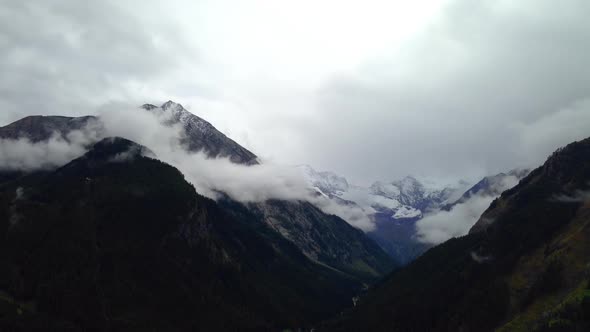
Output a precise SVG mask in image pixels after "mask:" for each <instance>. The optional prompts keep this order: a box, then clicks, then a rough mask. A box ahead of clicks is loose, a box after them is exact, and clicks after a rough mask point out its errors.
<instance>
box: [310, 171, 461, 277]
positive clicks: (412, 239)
mask: <svg viewBox="0 0 590 332" xmlns="http://www.w3.org/2000/svg"><path fill="white" fill-rule="evenodd" d="M299 169H300V170H301V171H302V174H303V175H304V177H305V179H306V180H307V182H308V183H309V185H310V186H311V187H313V188H315V190H316V191H318V192H319V193H320V194H321V195H323V196H325V197H327V198H329V199H331V200H333V201H334V202H336V203H338V204H341V205H346V206H349V207H350V206H352V207H356V208H358V209H360V210H362V211H364V213H365V214H366V215H367V216H368V217H369V218H371V219H372V220H373V221H374V223H375V229H374V230H372V231H369V232H367V235H368V236H369V237H370V238H371V239H373V240H374V241H375V242H376V243H378V244H379V246H381V248H383V250H385V251H386V252H387V253H388V254H389V256H390V257H392V258H393V260H394V261H396V262H398V263H399V264H402V265H405V264H407V263H409V262H410V261H412V260H413V259H415V258H416V257H418V256H419V255H420V254H422V253H423V252H424V251H426V250H427V249H428V248H430V246H431V245H428V244H424V243H422V242H420V241H418V239H417V237H416V236H417V230H416V222H417V221H418V220H420V219H421V218H422V216H423V215H424V214H426V213H428V212H431V211H436V210H437V209H439V208H441V207H442V206H444V205H445V204H448V202H449V201H452V200H453V199H456V197H457V196H458V194H457V193H459V194H460V193H462V192H463V190H464V188H465V187H466V183H465V182H463V181H461V182H459V183H457V184H453V185H440V184H435V183H432V182H431V181H427V180H422V181H419V180H417V179H416V178H414V177H412V176H406V177H404V178H402V179H400V180H396V181H389V182H384V181H377V182H374V183H373V184H372V185H371V186H369V187H362V186H357V185H353V184H350V183H349V181H348V180H347V179H346V178H345V177H343V176H340V175H338V174H335V173H333V172H328V171H316V170H315V169H313V168H312V167H311V166H308V165H303V166H299Z"/></svg>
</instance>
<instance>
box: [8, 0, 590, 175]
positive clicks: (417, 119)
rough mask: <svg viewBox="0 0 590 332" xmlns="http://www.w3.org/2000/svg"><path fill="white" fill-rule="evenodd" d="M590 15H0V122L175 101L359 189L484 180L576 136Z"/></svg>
mask: <svg viewBox="0 0 590 332" xmlns="http://www.w3.org/2000/svg"><path fill="white" fill-rule="evenodd" d="M228 8H232V9H233V10H228ZM588 12H590V2H588V1H585V0H567V1H563V2H560V3H559V5H556V4H555V3H553V2H551V1H544V0H541V1H538V0H521V1H518V2H516V1H497V0H481V1H473V0H448V1H445V0H441V1H437V0H432V1H426V0H424V1H419V0H417V1H396V0H391V1H380V0H351V1H345V2H343V1H332V0H327V1H322V2H321V3H318V2H317V1H308V0H304V1H297V2H289V3H281V4H280V5H278V4H274V3H273V2H272V1H257V0H244V1H240V2H239V3H236V1H232V0H215V1H209V0H203V1H188V0H170V1H166V2H165V3H163V2H161V1H150V0H146V1H138V0H129V1H114V0H105V1H94V2H89V3H84V4H81V3H80V2H79V1H74V0H64V1H51V0H48V1H34V2H30V1H28V2H27V1H4V2H2V4H1V5H0V31H1V32H0V48H1V49H2V50H3V52H2V53H1V54H0V72H2V75H1V76H0V109H2V113H0V122H2V123H8V122H9V121H12V120H16V119H18V118H21V117H23V116H25V115H30V114H65V115H83V114H86V113H88V110H93V109H94V108H95V107H97V106H100V105H103V104H105V103H108V102H111V101H119V102H120V101H124V102H130V103H133V104H137V105H140V104H143V103H145V102H152V103H156V102H158V101H165V100H168V99H175V100H179V101H181V102H182V104H183V105H185V106H186V107H187V108H188V109H191V110H192V111H193V112H197V113H198V114H199V115H201V116H202V117H203V118H205V119H207V120H208V121H210V122H211V123H213V124H214V125H215V126H216V127H217V128H219V129H220V130H221V131H223V132H224V133H225V134H227V135H228V136H230V137H232V138H234V139H235V140H236V141H238V142H239V143H240V144H241V145H243V146H245V147H247V148H249V149H250V150H252V151H256V153H257V155H259V156H261V157H264V158H265V159H270V160H276V161H277V162H279V163H283V164H301V163H306V164H311V165H313V166H314V167H316V168H319V169H328V170H333V171H335V172H337V173H340V174H346V175H347V176H348V177H349V178H350V179H351V180H352V181H353V182H356V183H364V182H371V181H374V180H375V179H391V178H400V177H403V176H405V175H407V174H410V173H412V174H415V175H427V176H449V177H451V176H452V177H456V178H464V177H465V175H468V177H473V176H479V177H481V176H482V175H484V174H493V173H497V172H499V171H501V170H505V169H511V168H514V167H531V166H536V165H538V164H539V163H540V162H542V161H543V160H544V159H545V158H546V156H547V154H548V153H550V152H551V151H554V150H555V149H556V148H557V147H559V146H562V145H564V144H566V143H569V142H570V141H572V140H577V139H581V138H584V137H585V136H587V135H588V133H587V132H586V128H588V127H589V126H590V105H589V104H588V102H587V100H588V98H590V91H589V89H588V87H589V86H590V45H589V43H587V42H586V41H587V40H590V21H589V20H588V19H587V13H588ZM326 17H330V24H326V21H325V18H326ZM300 22H306V24H304V25H301V24H299V23H300ZM350 22H357V23H358V24H351V23H350Z"/></svg>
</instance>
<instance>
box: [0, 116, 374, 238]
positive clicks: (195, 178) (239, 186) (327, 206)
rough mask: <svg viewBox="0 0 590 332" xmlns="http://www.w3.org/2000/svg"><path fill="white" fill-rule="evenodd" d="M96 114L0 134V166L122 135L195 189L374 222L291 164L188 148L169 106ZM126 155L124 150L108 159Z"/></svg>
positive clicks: (36, 163)
mask: <svg viewBox="0 0 590 332" xmlns="http://www.w3.org/2000/svg"><path fill="white" fill-rule="evenodd" d="M98 115H99V119H100V121H99V122H100V125H98V126H97V125H96V123H94V122H91V123H89V124H88V126H86V127H85V128H83V129H82V130H77V131H72V132H70V133H68V134H67V135H66V137H62V136H61V135H60V134H59V133H54V135H52V137H51V138H50V139H49V140H47V141H42V142H35V143H33V142H31V141H29V140H28V139H26V138H23V139H19V140H0V170H21V171H25V172H31V171H36V170H41V169H45V170H48V169H54V168H57V167H60V166H62V165H65V164H67V163H68V162H70V161H72V160H73V159H75V158H78V157H80V156H82V155H83V154H84V153H85V152H86V151H87V149H88V148H89V147H90V146H91V145H92V143H94V142H97V141H98V140H99V139H101V138H104V137H123V138H126V139H129V140H132V141H134V142H136V143H139V144H141V145H143V146H145V147H147V148H148V149H149V150H151V151H153V153H154V154H155V156H152V157H155V158H157V159H159V160H161V161H163V162H166V163H168V164H170V165H172V166H174V167H176V168H178V169H179V170H180V171H181V172H182V173H183V174H184V176H185V178H186V179H187V181H189V182H190V183H191V184H192V185H193V186H194V187H195V189H196V191H197V192H198V193H199V194H201V195H204V196H206V197H209V198H212V199H219V198H220V197H221V196H222V195H224V194H225V195H227V196H229V197H230V198H232V199H234V200H236V201H239V202H242V203H246V204H247V203H256V202H264V201H266V200H270V199H278V200H289V201H297V200H299V201H308V202H310V203H312V204H314V205H316V206H317V207H319V208H320V209H322V210H323V211H324V212H326V213H328V214H334V215H337V216H339V217H341V218H343V219H344V220H346V221H347V222H348V223H350V224H351V225H352V226H355V227H357V228H360V229H362V230H364V231H370V230H372V229H373V228H374V225H373V222H372V220H371V219H370V218H369V217H368V216H367V215H366V214H365V213H364V212H363V211H362V210H361V209H360V208H358V207H352V206H345V205H340V204H337V203H335V202H333V201H331V200H329V199H327V198H325V197H322V196H318V195H317V194H316V192H315V191H314V190H313V189H311V188H310V186H309V185H308V184H307V182H306V180H305V178H304V177H303V174H302V173H301V171H300V170H299V169H298V168H296V167H294V166H289V165H280V164H275V163H272V162H264V163H262V164H260V165H253V166H244V165H239V164H235V163H232V162H231V161H230V160H229V158H209V157H207V155H206V154H205V153H204V152H196V153H195V152H189V151H187V149H186V147H185V146H183V145H182V144H181V141H182V138H183V136H184V135H185V132H184V128H183V127H182V126H181V125H179V124H175V125H169V123H170V113H168V112H160V113H153V112H147V111H145V110H143V109H139V108H135V107H130V106H122V105H110V106H108V107H103V108H102V109H100V110H99V112H98ZM128 159H129V158H127V156H126V155H125V154H122V155H119V156H116V157H115V158H114V159H113V160H112V161H113V162H125V161H127V160H128Z"/></svg>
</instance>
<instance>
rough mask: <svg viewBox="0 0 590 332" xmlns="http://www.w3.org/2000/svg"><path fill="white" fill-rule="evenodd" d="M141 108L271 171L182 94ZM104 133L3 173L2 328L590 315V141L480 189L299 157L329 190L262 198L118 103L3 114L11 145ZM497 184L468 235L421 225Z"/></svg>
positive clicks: (273, 326)
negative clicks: (204, 172)
mask: <svg viewBox="0 0 590 332" xmlns="http://www.w3.org/2000/svg"><path fill="white" fill-rule="evenodd" d="M140 110H141V112H145V113H142V114H151V115H153V116H155V117H156V118H157V119H158V121H160V124H161V125H162V126H164V127H162V128H180V132H179V133H178V134H179V136H178V141H179V144H180V146H181V147H182V149H183V151H186V152H187V153H202V154H204V155H205V156H207V157H209V158H226V159H228V160H229V161H230V162H231V163H232V165H238V167H244V168H248V169H252V168H256V167H263V164H262V163H261V162H260V160H259V159H258V158H257V156H256V155H255V154H254V153H252V152H250V151H248V150H247V149H245V148H244V147H242V146H240V145H239V144H238V143H236V142H235V141H233V140H231V139H230V138H228V137H227V136H225V135H224V134H223V133H221V132H219V131H218V130H217V129H215V128H214V127H213V125H211V124H210V123H209V122H207V121H206V120H204V119H202V118H200V117H198V116H196V115H194V114H192V113H191V112H189V111H188V110H186V109H184V107H182V105H180V104H177V103H174V102H171V101H169V102H166V103H164V104H163V105H161V106H155V105H151V104H145V105H143V106H141V108H140ZM88 131H90V132H91V135H88V137H86V139H85V140H83V141H82V143H83V147H84V151H85V152H83V153H80V154H79V155H78V156H75V157H74V158H73V159H72V158H70V159H69V160H68V161H66V162H64V163H63V165H59V166H51V167H40V168H36V169H14V168H6V169H0V238H2V239H3V241H0V330H3V331H4V330H6V331H30V330H54V331H63V330H66V331H88V330H92V331H115V330H125V331H129V330H131V331H145V330H166V331H190V330H210V331H235V330H256V331H266V330H269V331H276V330H320V331H484V332H485V331H494V330H495V331H539V332H545V331H586V330H588V329H590V270H589V266H590V261H588V257H590V245H589V243H590V228H589V221H590V205H589V204H590V187H589V186H590V138H589V139H586V140H582V141H579V142H574V143H571V144H569V145H568V146H566V147H564V148H561V149H559V150H557V151H556V152H555V153H553V154H552V155H551V156H550V157H549V158H548V159H547V161H546V162H545V163H544V164H543V165H542V166H541V167H539V168H537V169H535V170H533V171H529V170H513V171H509V172H506V173H500V174H497V175H492V176H487V177H484V178H483V179H481V180H480V181H479V182H477V183H475V184H473V185H472V184H469V183H467V182H465V181H459V182H457V183H454V184H450V185H448V184H447V185H439V184H435V183H433V182H432V181H429V180H427V179H422V178H417V177H412V176H407V177H404V178H402V179H399V180H393V181H377V182H374V183H373V184H371V185H369V186H357V185H354V184H351V183H350V182H349V181H348V180H347V179H346V178H345V177H343V176H339V175H337V174H335V173H332V172H318V171H316V170H314V169H313V168H312V167H310V166H300V167H299V170H300V171H301V173H302V174H303V175H304V178H305V180H306V181H307V183H308V187H309V188H308V189H309V190H310V192H311V193H312V195H311V197H314V199H311V200H299V199H290V200H289V199H264V200H260V201H239V200H237V199H235V198H232V196H230V195H228V194H227V193H224V192H218V195H217V197H216V199H215V200H213V199H210V198H207V197H205V196H203V195H201V194H200V193H199V192H197V190H196V189H195V186H193V185H192V184H191V183H189V181H187V179H186V178H185V175H184V174H183V173H182V172H181V171H179V170H178V169H176V168H175V167H173V166H171V165H170V164H167V163H165V162H163V161H161V160H159V159H158V158H160V156H158V154H157V152H158V151H157V150H156V149H152V148H153V147H150V146H143V145H140V144H139V143H137V142H134V141H132V140H130V139H129V138H128V137H127V138H126V137H124V136H125V135H121V136H123V137H109V135H108V134H109V128H108V126H107V124H106V123H105V122H103V119H102V118H101V117H95V116H84V117H77V118H73V117H63V116H30V117H26V118H23V119H21V120H19V121H16V122H14V123H12V124H9V125H7V126H5V127H2V128H0V140H1V142H2V144H3V145H0V147H5V146H7V145H6V144H14V143H16V142H20V141H21V140H24V141H25V142H28V143H27V144H29V143H30V144H37V143H43V142H46V141H49V140H59V141H64V142H72V141H74V140H76V139H78V138H79V137H78V136H77V135H78V133H79V132H88ZM195 167H198V165H196V166H195ZM481 197H485V198H486V199H489V201H492V203H491V204H490V205H489V207H487V209H486V210H485V211H481V212H482V213H481V216H479V218H477V219H476V221H474V224H473V223H472V224H470V225H473V226H472V227H471V229H470V230H469V232H468V234H465V235H464V236H458V237H451V239H449V240H448V241H445V242H443V243H441V244H439V245H436V246H435V245H434V244H433V243H425V242H423V241H421V240H420V238H418V237H417V235H419V234H418V230H419V228H420V223H421V222H422V221H424V220H427V219H428V218H430V217H431V216H433V215H437V214H438V213H449V212H453V211H456V210H457V209H460V208H461V207H462V206H466V205H469V204H470V203H471V202H472V201H474V200H476V199H477V198H481ZM315 198H317V200H315ZM489 201H486V204H487V203H488V202H489ZM325 202H329V203H331V204H334V206H337V207H340V208H350V209H355V210H356V211H362V213H363V214H364V215H365V216H366V217H367V218H369V219H370V220H371V222H372V223H373V224H374V226H375V227H374V229H372V230H368V231H367V232H366V233H365V232H363V231H362V230H360V229H358V228H355V227H353V226H351V224H349V223H348V222H346V221H345V220H343V219H342V218H340V217H338V216H335V215H331V214H329V213H326V212H325V211H324V210H323V209H322V204H324V203H325ZM320 203H321V204H320Z"/></svg>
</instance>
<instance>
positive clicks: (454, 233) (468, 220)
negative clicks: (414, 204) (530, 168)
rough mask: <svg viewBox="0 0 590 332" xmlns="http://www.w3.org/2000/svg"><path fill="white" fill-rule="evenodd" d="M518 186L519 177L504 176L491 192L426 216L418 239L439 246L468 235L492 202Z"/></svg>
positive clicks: (487, 191) (420, 224)
mask: <svg viewBox="0 0 590 332" xmlns="http://www.w3.org/2000/svg"><path fill="white" fill-rule="evenodd" d="M516 184H518V178H517V177H515V176H504V177H502V178H501V179H499V181H497V182H495V183H492V184H491V187H490V190H486V192H485V193H478V194H475V195H473V196H471V197H470V198H469V199H468V200H466V201H465V202H463V203H460V204H457V205H455V206H454V207H453V208H452V209H451V210H450V211H444V210H441V211H438V212H435V213H432V214H429V215H426V216H425V217H424V218H422V219H420V220H419V221H418V222H417V223H416V228H417V239H418V240H419V241H420V242H423V243H428V244H439V243H442V242H445V241H446V240H448V239H450V238H453V237H459V236H463V235H466V234H467V233H469V229H471V227H472V226H473V225H475V223H476V222H477V221H478V220H479V217H480V216H481V215H482V214H483V212H484V211H485V210H486V209H487V208H488V207H489V206H490V204H491V203H492V201H493V200H494V199H496V198H497V197H498V196H499V195H500V194H501V193H502V192H503V191H505V190H508V189H510V188H512V187H514V186H515V185H516ZM494 194H495V195H494Z"/></svg>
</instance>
